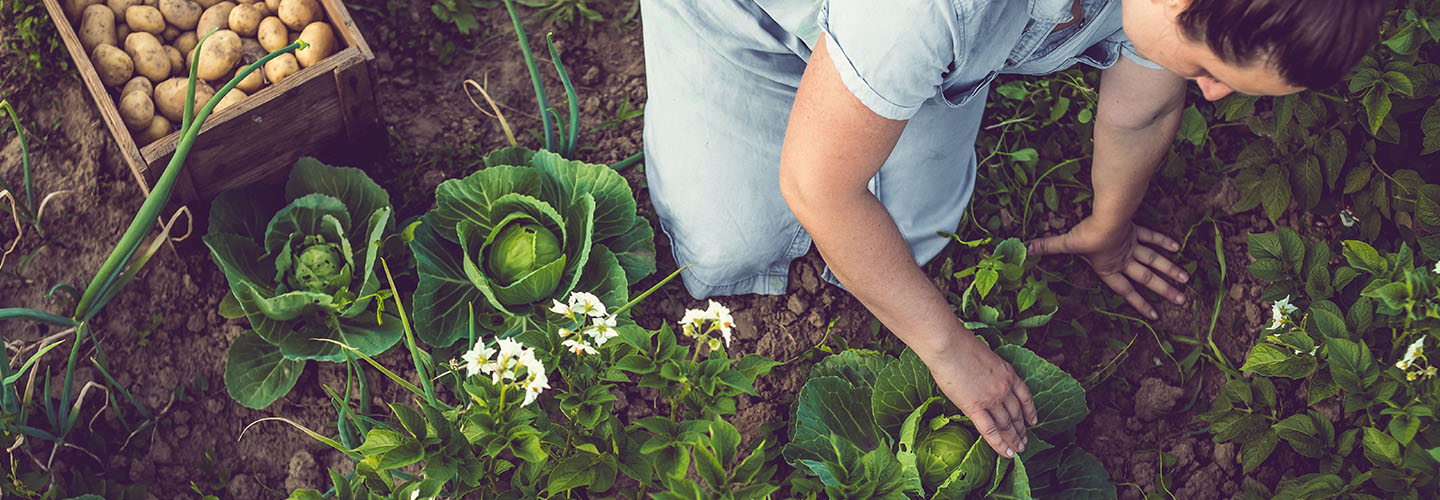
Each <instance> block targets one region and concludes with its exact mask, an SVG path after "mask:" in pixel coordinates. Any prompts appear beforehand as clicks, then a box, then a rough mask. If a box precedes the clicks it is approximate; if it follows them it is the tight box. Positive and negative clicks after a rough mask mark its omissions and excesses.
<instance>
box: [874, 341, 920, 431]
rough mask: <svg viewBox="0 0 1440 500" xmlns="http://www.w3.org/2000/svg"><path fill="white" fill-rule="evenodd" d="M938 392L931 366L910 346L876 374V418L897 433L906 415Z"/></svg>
mask: <svg viewBox="0 0 1440 500" xmlns="http://www.w3.org/2000/svg"><path fill="white" fill-rule="evenodd" d="M935 392H936V387H935V382H934V381H933V380H932V379H931V378H930V369H929V368H927V367H926V366H925V362H924V361H921V360H920V356H918V355H916V354H915V352H914V351H912V350H910V349H906V350H905V351H904V352H902V353H900V357H899V358H898V359H895V360H893V361H891V362H889V363H888V364H886V365H885V368H883V369H881V370H880V372H879V373H878V374H877V375H876V377H875V390H874V392H873V393H872V394H871V396H870V408H871V410H872V411H873V412H874V415H875V422H876V423H877V424H879V425H880V428H881V429H883V430H885V432H887V433H890V434H891V435H894V434H896V433H898V432H899V431H900V425H901V424H903V423H904V422H905V418H906V417H908V416H910V413H911V412H912V411H914V410H915V409H916V408H918V407H919V406H920V404H921V403H923V402H925V401H926V400H928V399H930V397H931V396H933V395H935Z"/></svg>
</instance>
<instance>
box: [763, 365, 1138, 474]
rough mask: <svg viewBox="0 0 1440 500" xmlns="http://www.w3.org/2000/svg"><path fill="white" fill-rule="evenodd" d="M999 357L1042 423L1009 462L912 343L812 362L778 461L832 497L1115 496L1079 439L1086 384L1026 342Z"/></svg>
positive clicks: (1103, 472)
mask: <svg viewBox="0 0 1440 500" xmlns="http://www.w3.org/2000/svg"><path fill="white" fill-rule="evenodd" d="M995 353H996V354H999V355H1000V357H1002V358H1005V360H1006V361H1009V362H1010V363H1011V365H1013V366H1014V367H1015V371H1016V373H1018V374H1019V375H1020V377H1021V378H1022V379H1024V380H1025V382H1026V384H1028V385H1029V386H1030V390H1031V392H1032V393H1033V395H1034V398H1035V408H1036V411H1037V413H1038V415H1037V416H1038V418H1039V422H1038V424H1037V425H1034V426H1031V427H1030V433H1029V441H1030V443H1029V445H1028V446H1027V447H1026V449H1025V451H1024V452H1022V453H1020V454H1019V456H1018V457H1016V458H1015V459H1013V460H1012V459H1007V458H1003V457H999V456H998V455H997V454H996V453H995V451H994V450H992V449H991V448H990V445H989V444H987V443H986V442H985V440H984V439H981V438H979V437H978V435H977V434H976V433H975V432H974V430H973V429H974V428H973V426H972V425H971V424H970V421H969V419H967V418H965V417H964V416H963V415H962V414H961V413H960V411H959V410H958V409H957V408H955V407H954V406H953V405H951V404H950V403H949V401H948V400H946V399H945V397H944V396H943V395H941V393H940V390H939V388H937V387H936V386H935V382H934V380H933V379H932V378H931V377H930V371H929V370H928V369H927V368H926V367H925V364H924V362H922V361H921V360H920V357H919V356H916V355H915V353H914V352H912V351H910V350H908V349H907V350H906V351H905V352H903V353H902V354H901V355H900V357H899V358H894V357H890V356H886V355H882V354H880V353H877V352H874V351H867V350H848V351H844V352H842V353H840V354H836V355H832V356H830V357H827V358H825V359H824V360H822V361H821V362H819V363H817V364H816V365H815V366H814V367H813V368H812V371H811V373H810V378H809V379H808V380H806V382H805V385H804V387H802V388H801V389H800V395H799V397H798V399H797V401H796V405H795V415H794V417H795V418H794V419H793V424H792V426H791V428H790V444H788V445H786V446H785V449H784V452H783V454H784V457H785V460H786V461H787V462H789V463H790V464H791V465H793V466H794V467H796V468H797V469H800V470H802V471H805V472H806V473H808V474H810V475H812V476H815V477H818V478H819V479H820V483H821V484H820V488H822V489H823V493H824V494H825V496H827V497H829V498H834V499H841V498H846V499H848V498H855V499H860V498H866V499H869V498H877V499H894V500H904V499H916V498H920V499H934V500H959V499H965V498H1067V499H1110V498H1115V486H1114V484H1112V483H1111V482H1110V477H1109V475H1108V474H1106V472H1105V468H1104V467H1103V466H1102V465H1101V464H1100V462H1099V461H1098V460H1096V459H1095V457H1093V456H1091V455H1090V454H1089V453H1087V452H1085V451H1084V450H1082V449H1080V447H1079V446H1077V445H1075V443H1074V439H1075V438H1074V430H1075V426H1076V425H1077V424H1079V423H1080V421H1082V420H1084V419H1085V416H1086V415H1088V414H1089V413H1090V410H1089V409H1088V408H1086V406H1085V389H1084V388H1082V387H1081V386H1080V383H1079V382H1076V381H1075V379H1074V378H1072V377H1071V376H1070V375H1069V374H1066V373H1065V372H1064V371H1062V370H1060V368H1059V367H1056V366H1055V365H1053V364H1050V363H1049V362H1047V361H1045V360H1044V359H1042V358H1041V357H1040V356H1038V355H1036V354H1035V353H1033V352H1030V351H1029V350H1027V349H1025V348H1023V347H1020V346H1015V345H1005V346H1001V347H1000V348H998V349H996V350H995ZM817 493H820V492H817Z"/></svg>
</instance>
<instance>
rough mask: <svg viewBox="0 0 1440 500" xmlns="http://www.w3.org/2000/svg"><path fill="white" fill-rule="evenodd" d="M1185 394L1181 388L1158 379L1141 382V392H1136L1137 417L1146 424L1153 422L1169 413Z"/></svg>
mask: <svg viewBox="0 0 1440 500" xmlns="http://www.w3.org/2000/svg"><path fill="white" fill-rule="evenodd" d="M1184 393H1185V391H1183V390H1181V389H1180V388H1179V387H1173V386H1171V385H1169V384H1166V383H1165V381H1163V380H1160V379H1158V378H1155V377H1149V378H1146V379H1145V380H1142V381H1140V390H1139V391H1136V392H1135V415H1136V416H1138V417H1140V419H1141V420H1144V421H1146V422H1153V421H1155V419H1157V418H1160V416H1161V415H1164V414H1166V413H1169V412H1170V410H1171V409H1172V408H1174V407H1175V403H1176V402H1177V401H1179V400H1180V396H1181V395H1183V394H1184Z"/></svg>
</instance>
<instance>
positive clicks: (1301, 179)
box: [1290, 155, 1325, 210]
mask: <svg viewBox="0 0 1440 500" xmlns="http://www.w3.org/2000/svg"><path fill="white" fill-rule="evenodd" d="M1290 180H1291V182H1292V183H1293V184H1294V187H1295V194H1296V197H1297V198H1298V199H1299V201H1300V206H1301V207H1303V208H1304V209H1305V210H1311V209H1313V208H1315V206H1316V205H1319V204H1320V197H1321V194H1322V191H1323V190H1324V189H1325V173H1324V172H1323V171H1322V168H1321V166H1320V160H1319V159H1318V158H1316V157H1315V156H1313V155H1310V156H1306V157H1305V160H1304V161H1303V162H1301V163H1300V164H1298V165H1292V166H1291V167H1290Z"/></svg>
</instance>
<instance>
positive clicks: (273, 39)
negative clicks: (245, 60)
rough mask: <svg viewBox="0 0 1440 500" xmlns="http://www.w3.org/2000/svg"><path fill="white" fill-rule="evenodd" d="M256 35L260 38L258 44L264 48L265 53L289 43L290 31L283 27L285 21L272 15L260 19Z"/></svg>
mask: <svg viewBox="0 0 1440 500" xmlns="http://www.w3.org/2000/svg"><path fill="white" fill-rule="evenodd" d="M256 37H257V38H259V39H260V46H261V47H264V48H265V52H266V53H270V52H275V51H277V50H280V49H282V48H285V46H286V45H289V44H290V41H289V38H290V32H289V31H287V30H286V29H285V23H284V22H281V21H280V18H278V17H274V16H271V17H267V18H265V19H261V20H260V27H259V28H258V29H257V30H256Z"/></svg>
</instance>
